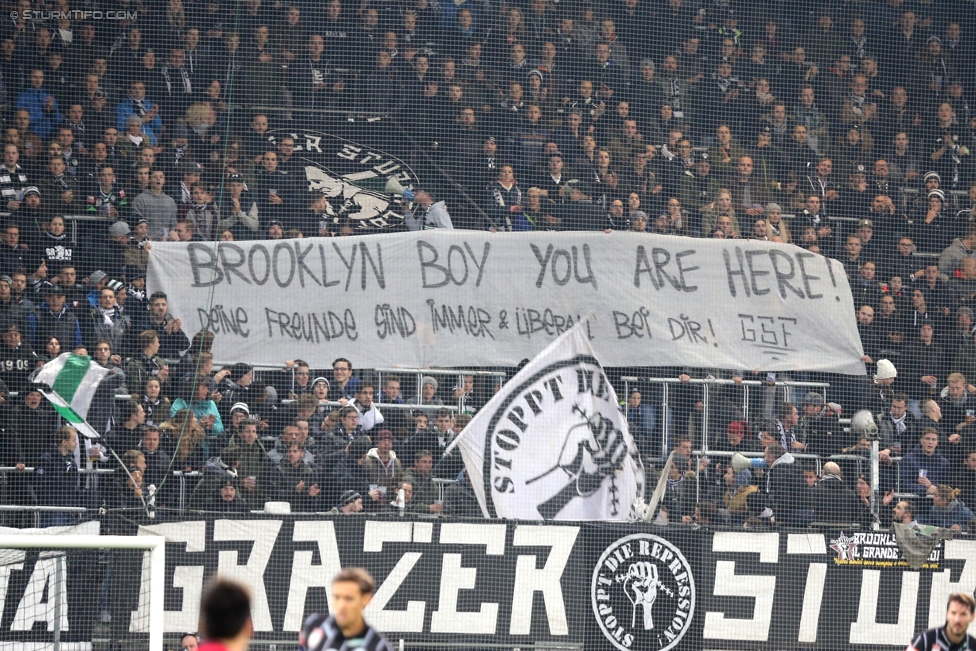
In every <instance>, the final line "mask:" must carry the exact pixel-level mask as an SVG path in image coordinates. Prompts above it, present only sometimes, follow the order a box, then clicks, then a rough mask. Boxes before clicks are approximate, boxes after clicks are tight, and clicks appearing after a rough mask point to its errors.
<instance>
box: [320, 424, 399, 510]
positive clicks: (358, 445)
mask: <svg viewBox="0 0 976 651" xmlns="http://www.w3.org/2000/svg"><path fill="white" fill-rule="evenodd" d="M372 448H373V445H372V443H370V441H369V437H367V436H357V437H356V438H355V439H353V440H352V441H351V442H350V443H349V445H347V446H346V454H345V456H344V457H343V458H342V459H340V460H339V462H338V463H337V464H336V465H335V467H334V468H333V470H332V473H331V481H330V482H329V494H328V495H327V496H326V500H327V501H328V502H330V503H338V501H339V497H340V496H341V495H342V494H343V493H344V492H346V491H348V490H353V491H356V492H357V493H359V494H360V495H362V496H363V507H364V510H366V511H380V510H383V509H384V508H386V504H384V503H383V501H382V497H381V494H380V490H379V488H375V489H373V490H369V485H370V480H369V473H368V472H367V471H366V468H365V467H364V464H365V463H366V457H367V455H368V454H369V451H370V450H371V449H372Z"/></svg>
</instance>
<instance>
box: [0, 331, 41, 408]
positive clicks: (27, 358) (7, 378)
mask: <svg viewBox="0 0 976 651" xmlns="http://www.w3.org/2000/svg"><path fill="white" fill-rule="evenodd" d="M21 327H22V326H21V324H20V323H18V322H17V321H13V320H11V321H8V322H7V323H6V324H5V325H4V326H3V333H2V335H0V336H2V338H3V345H2V346H0V379H2V380H3V381H4V382H5V383H6V384H7V387H9V388H10V390H11V391H17V392H23V391H25V390H26V389H27V386H28V382H27V376H28V375H30V373H31V372H32V371H33V370H34V367H35V363H36V361H37V355H35V354H34V349H32V348H31V346H30V344H28V343H27V342H26V341H23V340H22V338H21V334H22V331H21Z"/></svg>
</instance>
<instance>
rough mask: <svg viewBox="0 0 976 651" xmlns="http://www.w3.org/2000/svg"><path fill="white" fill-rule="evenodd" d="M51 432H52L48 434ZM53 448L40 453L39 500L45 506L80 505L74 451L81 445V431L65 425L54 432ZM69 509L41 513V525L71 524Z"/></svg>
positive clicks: (37, 474)
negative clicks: (60, 511)
mask: <svg viewBox="0 0 976 651" xmlns="http://www.w3.org/2000/svg"><path fill="white" fill-rule="evenodd" d="M48 436H50V435H48ZM53 444H54V449H52V450H49V451H48V452H45V453H44V454H42V455H41V457H40V458H39V459H38V460H37V471H36V473H35V476H34V477H35V479H34V491H35V492H36V493H37V499H38V501H39V502H40V503H41V504H42V505H44V506H79V505H80V502H81V498H80V495H79V493H78V466H77V465H75V458H74V451H75V448H76V447H78V432H76V431H75V430H74V429H73V428H71V427H68V426H64V427H62V428H61V429H59V430H58V431H57V433H55V434H54V440H53ZM71 519H72V516H71V514H68V513H58V512H53V513H42V514H41V526H44V527H53V526H59V525H66V524H70V522H71Z"/></svg>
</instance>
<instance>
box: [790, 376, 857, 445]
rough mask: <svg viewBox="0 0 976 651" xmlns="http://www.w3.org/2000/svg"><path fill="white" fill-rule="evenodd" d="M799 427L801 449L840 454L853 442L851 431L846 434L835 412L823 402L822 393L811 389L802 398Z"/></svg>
mask: <svg viewBox="0 0 976 651" xmlns="http://www.w3.org/2000/svg"><path fill="white" fill-rule="evenodd" d="M799 428H800V430H801V432H802V439H803V441H804V444H805V445H804V448H803V451H804V452H806V453H807V454H816V455H819V456H821V457H829V456H832V455H835V454H841V453H842V452H843V451H844V449H845V448H849V447H852V446H853V445H854V443H855V441H854V439H853V436H854V435H853V433H850V434H846V433H845V432H844V427H843V426H842V425H841V424H840V420H839V419H838V417H837V414H836V413H834V411H833V410H832V409H830V408H829V407H828V406H827V405H826V404H825V403H824V397H823V395H821V394H819V393H816V392H814V391H811V392H810V393H808V394H807V395H806V397H805V398H804V399H803V418H802V420H801V421H800V424H799Z"/></svg>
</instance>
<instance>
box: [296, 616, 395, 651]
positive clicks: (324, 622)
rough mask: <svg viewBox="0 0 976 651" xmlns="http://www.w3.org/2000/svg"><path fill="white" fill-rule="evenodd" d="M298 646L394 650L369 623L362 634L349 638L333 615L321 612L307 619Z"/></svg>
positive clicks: (307, 650)
mask: <svg viewBox="0 0 976 651" xmlns="http://www.w3.org/2000/svg"><path fill="white" fill-rule="evenodd" d="M298 648H299V651H352V650H353V649H355V650H356V651H393V645H391V644H390V643H389V642H387V641H386V639H385V638H384V637H383V636H382V635H380V633H379V632H378V631H377V630H375V629H374V628H373V627H372V626H370V625H369V624H366V628H365V629H363V632H362V633H361V634H360V635H357V636H356V637H351V638H347V637H346V636H345V635H343V634H342V631H341V630H339V627H338V626H337V625H336V623H335V619H334V618H333V617H332V616H331V615H322V614H319V613H316V614H314V615H310V616H309V618H308V619H306V620H305V626H303V627H302V632H301V634H300V635H299V637H298Z"/></svg>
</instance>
